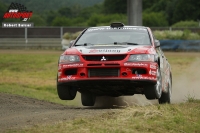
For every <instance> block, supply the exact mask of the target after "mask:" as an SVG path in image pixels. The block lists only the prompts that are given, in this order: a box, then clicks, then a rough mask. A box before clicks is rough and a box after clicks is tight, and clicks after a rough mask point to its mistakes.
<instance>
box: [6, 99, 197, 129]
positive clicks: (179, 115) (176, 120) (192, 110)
mask: <svg viewBox="0 0 200 133" xmlns="http://www.w3.org/2000/svg"><path fill="white" fill-rule="evenodd" d="M199 117H200V101H198V100H195V101H193V102H187V103H181V104H171V105H169V104H165V105H150V106H142V107H141V106H131V107H127V108H124V109H120V110H115V111H112V112H109V113H104V114H102V115H100V116H94V117H92V118H79V119H75V120H73V121H60V122H59V123H55V124H53V125H40V126H35V127H33V128H27V129H23V130H18V131H10V132H16V133H18V132H19V133H41V132H42V133H54V132H59V133H66V132H70V133H110V132H112V133H126V132H134V133H141V132H142V133H149V132H151V133H161V132H162V133H167V132H170V133H179V132H180V133H195V132H196V133H197V132H200V119H199Z"/></svg>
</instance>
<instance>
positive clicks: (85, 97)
mask: <svg viewBox="0 0 200 133" xmlns="http://www.w3.org/2000/svg"><path fill="white" fill-rule="evenodd" d="M95 100H96V96H95V95H94V94H92V93H89V92H81V101H82V105H83V106H94V104H95Z"/></svg>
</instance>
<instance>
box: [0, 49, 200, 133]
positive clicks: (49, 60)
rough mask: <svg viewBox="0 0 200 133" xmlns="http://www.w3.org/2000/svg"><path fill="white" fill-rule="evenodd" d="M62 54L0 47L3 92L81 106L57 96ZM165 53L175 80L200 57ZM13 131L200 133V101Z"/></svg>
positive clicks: (129, 109)
mask: <svg viewBox="0 0 200 133" xmlns="http://www.w3.org/2000/svg"><path fill="white" fill-rule="evenodd" d="M61 53H62V51H32V50H26V51H25V50H0V92H3V93H11V94H17V95H22V96H26V97H31V98H36V99H39V100H46V101H50V102H55V103H59V104H64V105H73V106H78V104H79V103H80V101H79V99H75V100H73V101H62V100H60V99H59V98H58V96H57V92H56V74H57V61H58V57H59V55H60V54H61ZM165 55H166V57H167V58H168V60H169V62H170V64H171V66H172V73H173V80H174V79H176V78H178V77H179V76H181V75H182V74H183V73H185V72H188V67H190V65H191V64H192V63H193V62H195V60H197V57H200V53H181V52H179V53H174V52H165ZM199 65H200V64H199ZM14 132H30V133H35V132H48V133H49V132H120V133H121V132H158V133H160V132H174V133H177V132H186V133H188V132H200V102H199V100H195V98H194V97H188V101H187V102H186V103H179V104H171V105H149V106H130V107H126V108H123V109H119V110H117V111H114V112H113V113H108V114H102V115H101V116H94V117H92V118H82V119H76V120H74V121H70V122H65V121H61V122H60V123H56V124H55V125H47V126H44V125H43V126H42V125H40V126H35V127H33V128H31V129H25V130H20V131H14Z"/></svg>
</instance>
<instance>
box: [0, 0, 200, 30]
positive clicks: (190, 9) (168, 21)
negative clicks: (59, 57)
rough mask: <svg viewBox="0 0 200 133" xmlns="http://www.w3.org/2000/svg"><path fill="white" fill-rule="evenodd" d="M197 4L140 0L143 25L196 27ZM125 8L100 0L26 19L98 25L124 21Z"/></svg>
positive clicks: (118, 0) (117, 1)
mask: <svg viewBox="0 0 200 133" xmlns="http://www.w3.org/2000/svg"><path fill="white" fill-rule="evenodd" d="M99 1H100V0H99ZM2 4H3V3H0V15H1V12H2V10H3V8H1V7H4V6H2ZM199 7H200V1H197V0H143V25H144V26H149V27H166V26H172V27H198V26H199V22H198V21H200V8H199ZM5 10H6V9H5ZM126 11H127V1H126V0H104V1H103V2H102V3H99V4H95V5H93V6H89V7H84V6H82V5H80V4H75V5H71V6H67V5H66V6H64V7H61V8H58V9H56V10H46V11H44V12H43V13H37V12H34V13H33V16H32V18H31V19H30V20H29V21H30V22H34V24H35V26H100V25H108V24H110V23H111V22H113V21H120V22H123V23H125V24H127V13H126ZM3 21H9V22H10V21H16V20H14V19H12V20H3ZM17 21H19V20H17Z"/></svg>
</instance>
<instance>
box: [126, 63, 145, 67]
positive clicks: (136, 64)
mask: <svg viewBox="0 0 200 133" xmlns="http://www.w3.org/2000/svg"><path fill="white" fill-rule="evenodd" d="M124 66H145V67H146V66H148V64H145V63H131V62H130V63H129V62H128V63H124Z"/></svg>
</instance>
